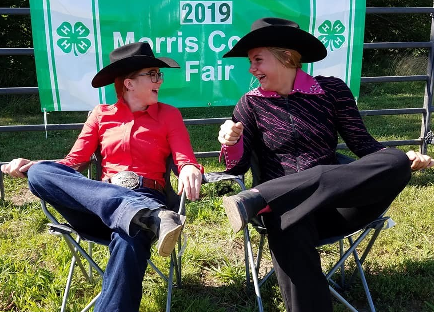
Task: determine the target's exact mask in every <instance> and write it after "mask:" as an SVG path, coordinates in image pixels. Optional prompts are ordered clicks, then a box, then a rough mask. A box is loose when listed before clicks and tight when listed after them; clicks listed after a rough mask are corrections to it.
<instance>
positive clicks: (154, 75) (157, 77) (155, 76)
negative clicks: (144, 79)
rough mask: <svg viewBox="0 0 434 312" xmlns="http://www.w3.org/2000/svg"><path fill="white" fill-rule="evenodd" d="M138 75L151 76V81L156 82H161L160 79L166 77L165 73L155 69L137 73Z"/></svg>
mask: <svg viewBox="0 0 434 312" xmlns="http://www.w3.org/2000/svg"><path fill="white" fill-rule="evenodd" d="M137 76H149V77H151V81H152V82H154V83H156V82H159V81H160V80H163V79H164V75H163V73H162V72H158V73H157V72H154V71H151V72H149V73H141V74H137Z"/></svg>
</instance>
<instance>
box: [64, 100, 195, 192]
mask: <svg viewBox="0 0 434 312" xmlns="http://www.w3.org/2000/svg"><path fill="white" fill-rule="evenodd" d="M97 148H100V150H101V155H102V168H103V172H102V179H103V180H104V179H108V178H110V177H112V176H113V175H114V174H116V173H118V172H120V171H126V170H129V171H134V172H135V173H137V174H139V175H142V176H144V177H146V178H149V179H153V180H157V181H158V182H159V184H161V185H162V186H164V178H163V174H164V172H165V171H166V159H167V157H168V156H169V155H170V154H172V157H173V159H174V162H175V165H177V167H178V170H179V171H181V169H182V167H183V166H184V165H187V164H191V165H194V166H196V167H197V168H199V169H200V170H201V171H202V172H203V167H202V166H201V165H199V164H198V163H197V161H196V158H195V156H194V153H193V149H192V147H191V144H190V138H189V135H188V131H187V129H186V127H185V125H184V122H183V120H182V116H181V113H180V112H179V110H178V109H177V108H175V107H173V106H170V105H167V104H163V103H160V102H158V103H156V104H154V105H150V106H149V107H148V108H147V110H145V111H138V112H134V113H133V112H131V110H130V109H129V107H128V106H127V104H126V103H125V101H124V100H123V99H120V100H118V102H117V103H116V104H114V105H107V104H101V105H98V106H97V107H95V109H94V110H93V111H92V113H91V114H90V116H89V118H88V119H87V121H86V123H85V124H84V127H83V129H82V131H81V133H80V135H79V136H78V139H77V141H76V142H75V144H74V146H73V147H72V149H71V151H70V152H69V154H68V155H67V156H66V157H65V158H64V159H63V160H61V161H59V163H62V164H64V165H67V166H70V167H75V166H78V165H80V164H83V163H86V162H88V161H89V159H90V157H91V156H92V154H93V153H94V152H95V151H96V149H97Z"/></svg>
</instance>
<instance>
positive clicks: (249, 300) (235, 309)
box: [157, 277, 284, 312]
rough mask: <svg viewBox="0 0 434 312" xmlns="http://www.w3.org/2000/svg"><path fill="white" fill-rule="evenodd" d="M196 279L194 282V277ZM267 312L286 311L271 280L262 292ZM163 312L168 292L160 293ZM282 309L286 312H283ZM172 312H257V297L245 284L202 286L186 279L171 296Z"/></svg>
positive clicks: (274, 281)
mask: <svg viewBox="0 0 434 312" xmlns="http://www.w3.org/2000/svg"><path fill="white" fill-rule="evenodd" d="M193 279H195V278H194V277H193ZM261 295H262V298H263V305H264V311H271V312H274V311H275V312H278V311H283V310H284V308H283V305H282V302H281V298H280V293H279V290H278V286H277V282H276V279H275V277H272V278H271V279H270V280H269V281H267V282H266V283H265V284H264V285H263V287H262V288H261ZM158 296H159V298H158V300H157V301H158V302H164V304H162V305H161V307H160V308H161V311H164V309H165V299H166V294H165V292H159V293H158ZM282 309H283V310H282ZM171 311H172V312H177V311H183V312H187V311H190V312H209V311H216V312H239V311H245V312H248V311H258V306H257V303H256V295H255V293H254V291H253V289H251V290H250V291H247V289H246V287H245V284H243V283H234V284H230V285H219V286H212V285H203V283H201V282H200V281H196V280H192V279H189V278H188V277H186V278H184V280H183V285H182V288H180V289H177V288H175V289H174V293H173V296H172V308H171Z"/></svg>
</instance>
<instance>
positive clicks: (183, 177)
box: [178, 165, 202, 201]
mask: <svg viewBox="0 0 434 312" xmlns="http://www.w3.org/2000/svg"><path fill="white" fill-rule="evenodd" d="M201 185H202V173H201V172H200V170H199V169H197V168H196V167H195V166H193V165H185V166H184V167H182V169H181V172H180V173H179V179H178V195H181V193H182V190H183V189H185V194H186V195H187V198H188V199H189V200H192V201H195V200H196V199H199V192H200V186H201Z"/></svg>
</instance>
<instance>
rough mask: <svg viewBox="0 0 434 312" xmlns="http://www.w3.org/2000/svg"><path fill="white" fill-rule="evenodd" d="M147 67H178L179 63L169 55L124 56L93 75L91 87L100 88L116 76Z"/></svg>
mask: <svg viewBox="0 0 434 312" xmlns="http://www.w3.org/2000/svg"><path fill="white" fill-rule="evenodd" d="M149 67H159V68H179V64H178V63H177V62H176V61H175V60H173V59H171V58H169V57H150V56H146V55H135V56H131V57H126V58H123V59H121V60H118V61H116V62H113V63H111V64H109V65H107V66H106V67H104V68H103V69H101V70H100V71H99V72H98V73H97V74H96V75H95V77H93V79H92V87H94V88H100V87H103V86H106V85H109V84H111V83H113V82H114V81H115V79H116V78H117V77H121V76H124V75H127V74H129V73H132V72H134V71H136V70H140V69H142V68H149Z"/></svg>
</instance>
